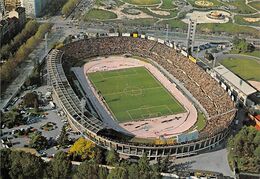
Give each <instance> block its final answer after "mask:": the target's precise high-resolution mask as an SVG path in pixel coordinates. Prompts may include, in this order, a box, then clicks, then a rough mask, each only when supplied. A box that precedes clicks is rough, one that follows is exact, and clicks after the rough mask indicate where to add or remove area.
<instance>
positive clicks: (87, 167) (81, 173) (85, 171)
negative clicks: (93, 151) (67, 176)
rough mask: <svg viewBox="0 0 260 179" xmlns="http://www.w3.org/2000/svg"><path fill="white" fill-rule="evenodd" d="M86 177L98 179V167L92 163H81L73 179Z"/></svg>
mask: <svg viewBox="0 0 260 179" xmlns="http://www.w3.org/2000/svg"><path fill="white" fill-rule="evenodd" d="M86 176H87V178H90V179H99V167H98V165H97V164H96V163H94V162H93V161H84V162H82V163H81V164H80V165H79V166H78V168H77V172H76V174H75V175H74V177H73V178H75V179H76V178H77V179H85V178H86Z"/></svg>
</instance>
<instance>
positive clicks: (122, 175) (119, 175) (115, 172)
mask: <svg viewBox="0 0 260 179" xmlns="http://www.w3.org/2000/svg"><path fill="white" fill-rule="evenodd" d="M127 176H128V174H127V170H126V169H125V168H123V167H116V168H115V169H112V170H111V172H110V173H109V175H108V177H107V178H108V179H127V178H128V177H127Z"/></svg>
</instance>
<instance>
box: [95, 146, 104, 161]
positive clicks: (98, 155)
mask: <svg viewBox="0 0 260 179" xmlns="http://www.w3.org/2000/svg"><path fill="white" fill-rule="evenodd" d="M105 160H106V155H105V150H104V149H102V148H101V147H99V146H97V145H96V146H95V161H96V163H98V164H104V163H105Z"/></svg>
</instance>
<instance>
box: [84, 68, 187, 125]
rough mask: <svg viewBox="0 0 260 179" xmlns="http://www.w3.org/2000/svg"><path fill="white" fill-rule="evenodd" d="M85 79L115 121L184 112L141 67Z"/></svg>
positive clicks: (103, 73)
mask: <svg viewBox="0 0 260 179" xmlns="http://www.w3.org/2000/svg"><path fill="white" fill-rule="evenodd" d="M89 78H90V80H91V81H92V83H93V84H94V86H95V88H96V90H97V91H100V92H101V95H102V96H103V97H104V99H105V102H106V104H107V106H108V108H109V109H110V111H111V112H112V114H113V115H114V117H115V118H116V119H117V120H118V121H119V122H127V121H135V120H142V119H146V118H152V117H159V116H164V115H171V114H176V113H181V112H184V111H185V109H184V108H183V107H182V106H181V105H180V103H179V102H178V101H177V100H176V99H175V98H174V97H173V96H172V95H171V94H170V93H169V92H168V91H167V90H166V89H165V88H164V87H163V86H162V84H161V83H160V82H158V81H157V80H156V79H155V78H154V76H153V75H152V74H150V72H149V71H147V70H146V69H145V68H144V67H138V68H128V69H121V70H113V71H106V72H95V73H90V74H89Z"/></svg>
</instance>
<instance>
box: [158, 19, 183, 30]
mask: <svg viewBox="0 0 260 179" xmlns="http://www.w3.org/2000/svg"><path fill="white" fill-rule="evenodd" d="M159 24H164V25H166V24H169V27H171V28H180V29H188V24H186V23H184V22H182V21H181V20H179V19H171V20H163V21H161V22H159ZM165 27H166V26H165Z"/></svg>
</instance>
